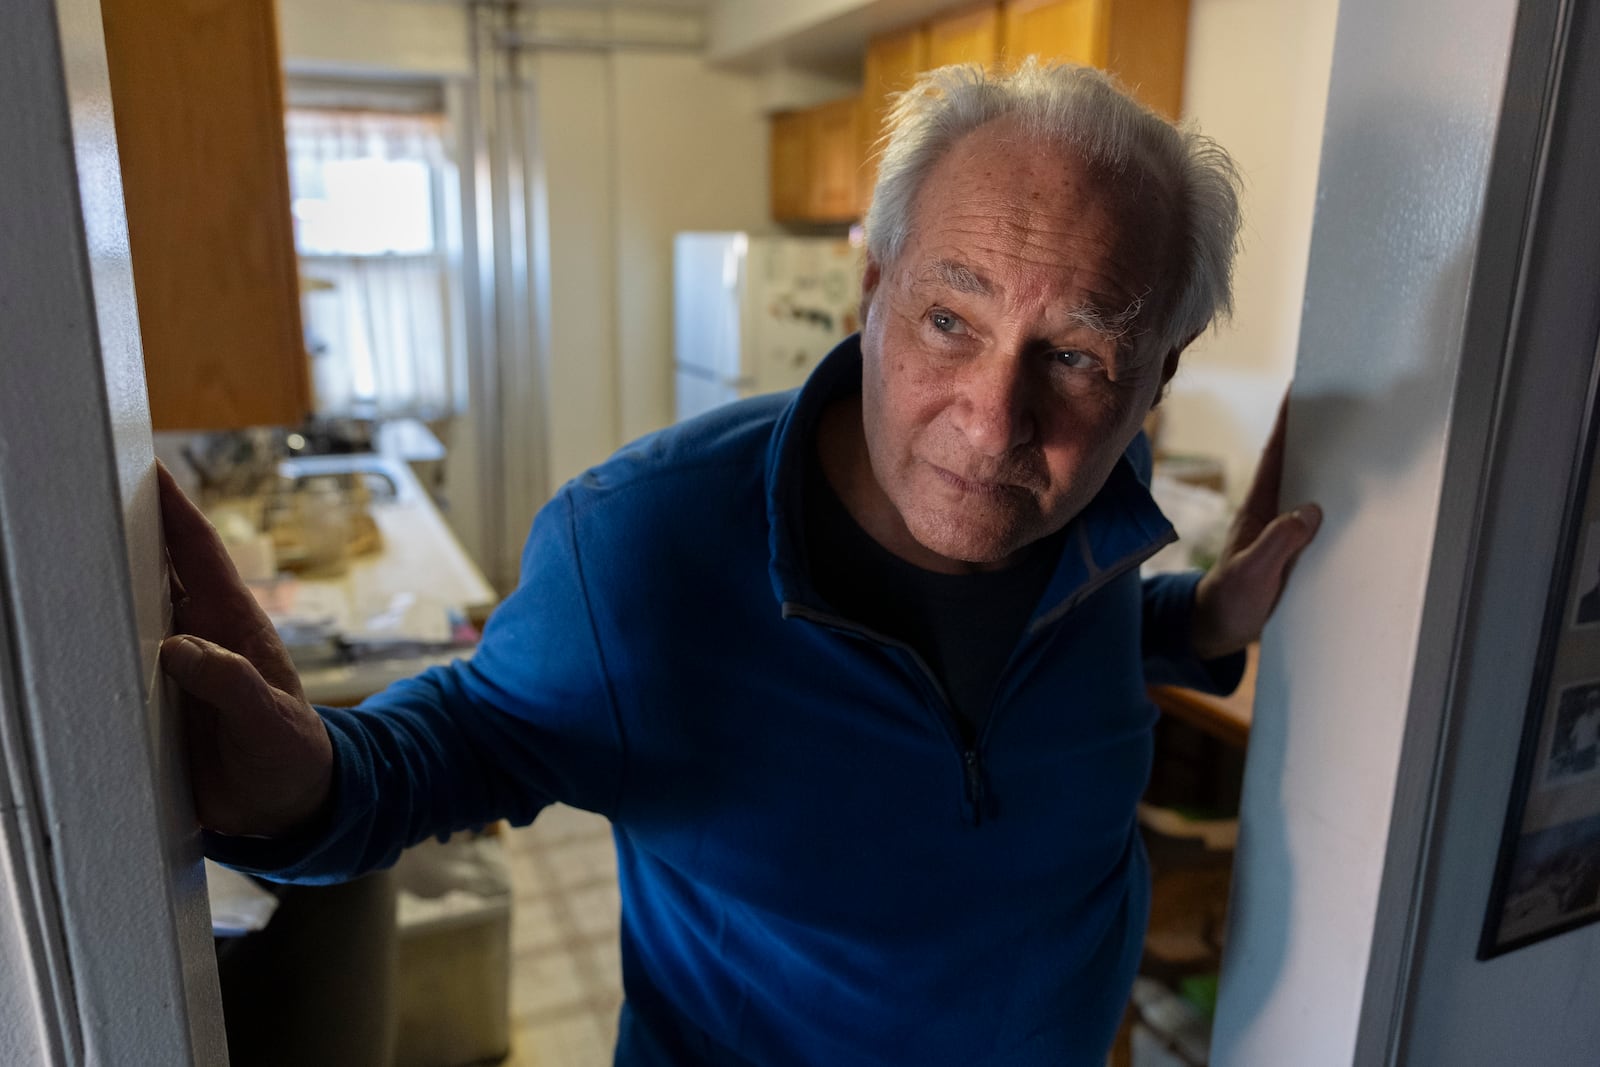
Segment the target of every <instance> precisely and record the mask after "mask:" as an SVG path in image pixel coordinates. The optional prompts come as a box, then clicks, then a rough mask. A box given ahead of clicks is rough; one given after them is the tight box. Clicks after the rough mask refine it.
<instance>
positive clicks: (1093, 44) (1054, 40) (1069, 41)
mask: <svg viewBox="0 0 1600 1067" xmlns="http://www.w3.org/2000/svg"><path fill="white" fill-rule="evenodd" d="M1105 7H1106V0H1011V2H1010V3H1008V4H1006V6H1005V18H1004V27H1005V37H1004V50H1005V59H1006V63H1007V64H1008V65H1015V64H1017V63H1019V62H1021V60H1022V59H1023V57H1025V56H1030V55H1032V56H1038V57H1039V58H1040V59H1046V60H1050V59H1055V60H1064V61H1066V62H1068V63H1083V64H1086V65H1088V66H1091V67H1103V66H1105V62H1106V31H1107V19H1106V18H1105Z"/></svg>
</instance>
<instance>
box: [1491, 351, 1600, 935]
mask: <svg viewBox="0 0 1600 1067" xmlns="http://www.w3.org/2000/svg"><path fill="white" fill-rule="evenodd" d="M1597 395H1600V358H1597V359H1596V360H1595V369H1594V370H1592V371H1591V372H1590V381H1589V395H1588V400H1587V406H1586V409H1585V410H1586V414H1585V416H1584V427H1583V431H1582V435H1581V440H1582V441H1583V447H1582V449H1581V451H1580V453H1579V455H1578V457H1577V460H1576V462H1575V463H1574V466H1573V469H1572V471H1571V473H1570V475H1569V478H1568V485H1569V492H1568V496H1567V504H1566V507H1565V510H1564V515H1563V518H1562V534H1561V540H1560V546H1559V548H1558V551H1557V554H1556V558H1555V563H1554V566H1553V568H1552V572H1551V576H1550V585H1549V590H1548V592H1547V594H1546V602H1545V613H1544V626H1543V630H1542V632H1541V634H1540V638H1539V651H1538V655H1537V658H1536V660H1535V667H1534V672H1533V677H1532V679H1531V684H1530V686H1529V690H1528V701H1527V706H1526V709H1525V711H1524V719H1523V731H1522V740H1521V745H1520V748H1519V751H1518V756H1517V770H1516V776H1515V778H1514V779H1513V782H1512V788H1511V797H1510V802H1509V804H1508V806H1507V811H1506V818H1505V824H1504V827H1503V829H1502V832H1501V838H1500V849H1499V853H1498V856H1497V859H1496V863H1495V871H1494V878H1493V883H1492V886H1491V889H1490V895H1489V903H1488V908H1487V910H1486V913H1485V916H1484V923H1483V931H1482V934H1481V936H1480V938H1479V944H1478V959H1480V960H1486V959H1491V958H1493V957H1495V956H1499V955H1503V954H1504V953H1507V952H1512V951H1515V950H1516V949H1519V948H1523V947H1525V946H1527V945H1531V944H1535V943H1537V942H1539V941H1543V940H1545V939H1546V938H1550V937H1555V936H1557V935H1559V934H1563V933H1565V932H1567V931H1569V930H1574V929H1577V928H1578V927H1581V926H1587V925H1588V924H1590V923H1593V922H1600V477H1596V472H1595V469H1594V467H1595V461H1596V456H1597V453H1596V443H1597V442H1596V436H1597V430H1600V418H1597V412H1596V402H1597Z"/></svg>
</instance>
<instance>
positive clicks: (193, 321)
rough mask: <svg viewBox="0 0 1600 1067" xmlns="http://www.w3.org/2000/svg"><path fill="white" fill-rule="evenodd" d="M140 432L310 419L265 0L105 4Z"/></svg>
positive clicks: (116, 0)
mask: <svg viewBox="0 0 1600 1067" xmlns="http://www.w3.org/2000/svg"><path fill="white" fill-rule="evenodd" d="M101 12H102V16H103V20H104V27H105V42H106V64H107V67H108V68H109V72H110V81H111V99H112V108H113V112H114V115H115V121H116V131H117V151H118V155H119V157H120V160H121V164H122V184H123V196H124V198H125V201H126V210H127V217H128V243H129V247H130V251H131V255H132V260H133V275H134V284H135V286H136V287H137V290H138V305H139V327H140V332H141V334H142V338H143V347H144V359H145V379H146V382H147V384H148V386H149V391H150V421H151V423H152V425H153V426H154V428H155V429H157V430H168V429H185V430H201V429H230V428H237V427H242V426H259V425H270V424H279V425H283V424H287V425H295V424H298V423H299V422H301V421H302V420H303V419H304V418H305V416H306V414H307V413H308V412H309V410H310V407H311V404H310V383H309V380H308V379H309V373H308V371H309V368H308V367H307V364H306V352H305V342H304V337H303V336H302V334H301V326H300V290H299V274H298V268H297V264H296V260H295V251H294V229H293V224H292V222H291V221H290V216H289V172H288V164H287V161H286V158H285V147H284V133H283V85H282V76H281V74H280V73H279V63H278V31H277V24H276V20H275V18H274V13H273V8H272V4H271V2H270V0H102V3H101Z"/></svg>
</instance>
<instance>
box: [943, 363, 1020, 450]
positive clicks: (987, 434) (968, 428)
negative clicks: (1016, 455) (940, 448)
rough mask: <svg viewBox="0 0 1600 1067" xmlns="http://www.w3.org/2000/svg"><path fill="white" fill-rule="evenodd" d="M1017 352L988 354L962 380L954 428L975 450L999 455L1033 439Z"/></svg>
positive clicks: (973, 365)
mask: <svg viewBox="0 0 1600 1067" xmlns="http://www.w3.org/2000/svg"><path fill="white" fill-rule="evenodd" d="M1026 379H1027V375H1026V373H1025V371H1024V361H1023V359H1022V357H1021V354H1020V353H1016V352H1006V353H1002V352H990V353H987V354H985V355H984V357H983V358H981V359H978V360H975V361H973V363H972V364H970V365H969V367H968V373H967V375H966V376H965V378H964V380H963V381H962V398H961V402H960V403H958V404H957V405H956V412H957V415H956V426H957V428H958V429H960V430H961V432H962V433H964V434H965V435H966V437H967V440H968V441H969V442H970V443H971V444H972V447H973V449H974V450H975V451H977V452H979V453H982V454H983V455H986V456H997V457H998V456H1003V455H1005V454H1006V453H1008V452H1010V451H1011V450H1012V449H1014V448H1017V447H1018V446H1020V445H1025V444H1027V443H1028V442H1029V441H1030V440H1032V439H1033V435H1034V430H1035V428H1036V427H1035V424H1034V418H1033V412H1032V410H1031V407H1030V404H1029V389H1028V383H1027V380H1026Z"/></svg>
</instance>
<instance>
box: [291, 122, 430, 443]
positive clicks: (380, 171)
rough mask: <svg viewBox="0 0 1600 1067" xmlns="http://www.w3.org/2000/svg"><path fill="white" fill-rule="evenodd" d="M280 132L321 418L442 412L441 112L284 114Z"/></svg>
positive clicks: (421, 414) (315, 390)
mask: <svg viewBox="0 0 1600 1067" xmlns="http://www.w3.org/2000/svg"><path fill="white" fill-rule="evenodd" d="M287 136H288V154H289V177H290V188H291V197H292V205H293V214H294V227H295V246H296V250H297V251H298V253H299V257H300V276H301V291H302V296H301V302H302V306H303V310H304V316H305V326H306V343H307V348H308V349H309V351H310V352H311V355H312V364H311V366H312V379H313V385H314V392H315V407H316V412H317V414H318V415H321V416H359V417H366V418H371V417H383V416H398V415H415V416H419V417H422V418H437V417H441V416H444V415H447V414H449V413H450V412H451V411H452V410H453V409H454V408H455V404H454V401H453V388H452V382H453V380H454V375H453V359H452V325H451V321H450V301H449V279H448V274H447V266H446V256H445V254H444V250H445V248H446V247H447V246H448V242H447V241H446V240H445V235H444V232H443V230H442V225H443V222H444V219H445V217H446V215H447V212H446V211H445V210H444V203H445V201H444V197H443V185H444V183H443V181H442V178H443V174H444V168H445V167H446V165H447V159H446V154H445V150H444V120H443V117H442V116H440V115H435V114H391V113H386V112H379V111H364V110H342V109H311V108H291V109H290V110H289V112H288V115H287Z"/></svg>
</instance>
